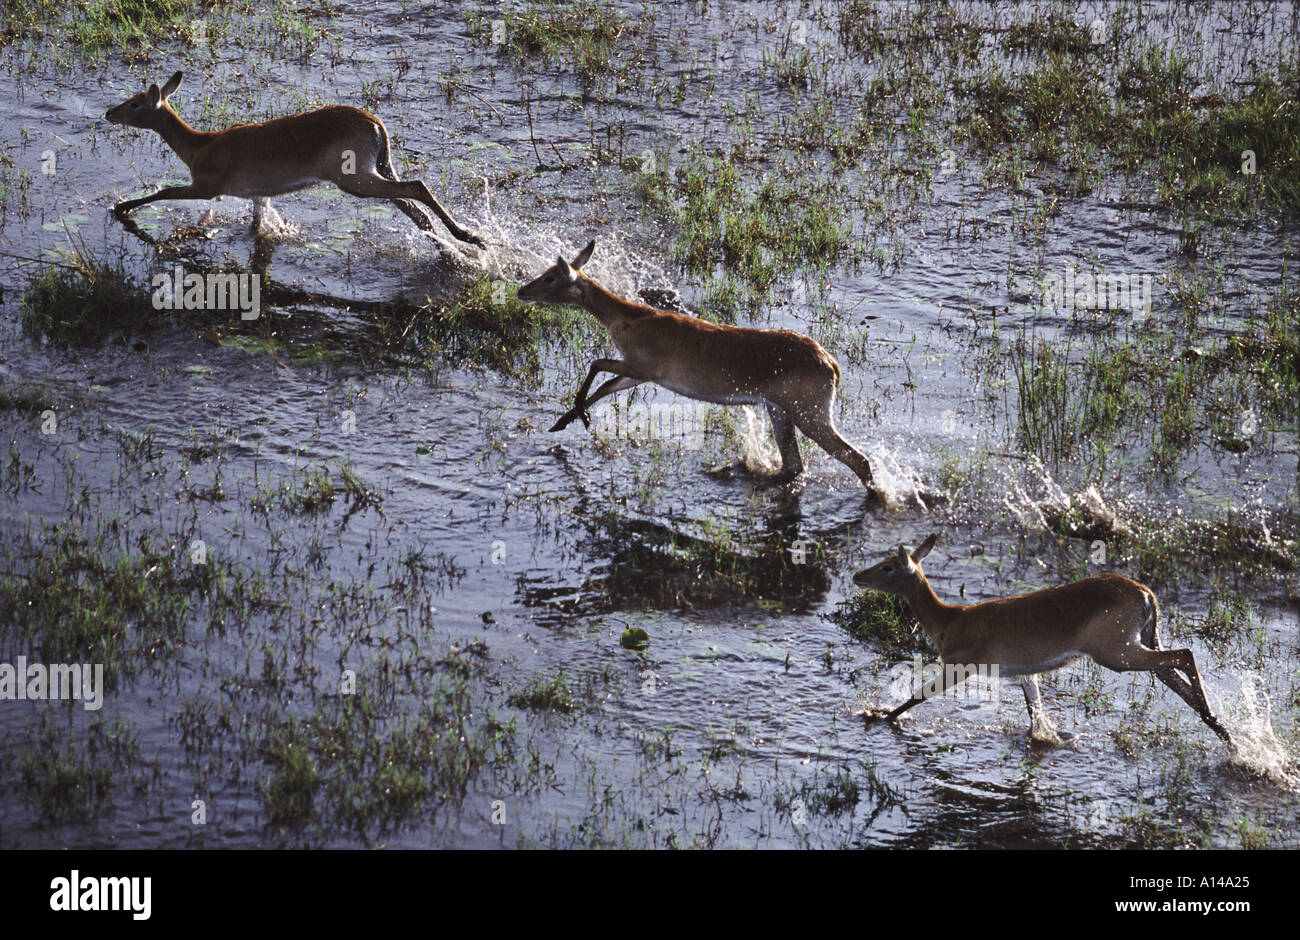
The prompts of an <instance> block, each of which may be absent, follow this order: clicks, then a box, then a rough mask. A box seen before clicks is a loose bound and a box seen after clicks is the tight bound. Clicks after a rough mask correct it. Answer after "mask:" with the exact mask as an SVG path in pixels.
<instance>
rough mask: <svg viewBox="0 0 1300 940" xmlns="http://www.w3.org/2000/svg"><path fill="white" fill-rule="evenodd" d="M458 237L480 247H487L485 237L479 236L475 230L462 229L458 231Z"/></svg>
mask: <svg viewBox="0 0 1300 940" xmlns="http://www.w3.org/2000/svg"><path fill="white" fill-rule="evenodd" d="M456 237H457V238H459V239H460V240H461V241H463V242H466V243H468V244H470V245H475V246H477V247H479V248H486V247H487V244H486V243H485V242H484V241H483V239H481V238H479V237H478V236H477V235H475V234H474V233H473V232H466V231H460V232H457V233H456Z"/></svg>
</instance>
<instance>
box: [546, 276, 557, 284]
mask: <svg viewBox="0 0 1300 940" xmlns="http://www.w3.org/2000/svg"><path fill="white" fill-rule="evenodd" d="M546 283H547V284H554V283H555V275H554V274H552V275H551V276H550V277H548V278H547V279H546Z"/></svg>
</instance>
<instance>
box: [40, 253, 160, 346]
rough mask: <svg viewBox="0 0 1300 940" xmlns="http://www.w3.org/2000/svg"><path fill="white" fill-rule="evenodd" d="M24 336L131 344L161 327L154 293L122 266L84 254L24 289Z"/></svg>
mask: <svg viewBox="0 0 1300 940" xmlns="http://www.w3.org/2000/svg"><path fill="white" fill-rule="evenodd" d="M21 306H22V309H23V319H22V322H23V332H24V333H26V334H27V335H29V336H32V337H37V338H42V337H43V338H45V339H48V340H49V341H50V342H51V343H54V344H55V345H59V346H90V345H95V344H98V343H102V342H103V341H105V340H106V339H109V338H114V339H117V340H120V341H122V342H125V341H126V339H127V338H128V337H129V336H131V335H132V334H134V333H137V332H141V331H144V330H148V329H150V328H152V327H153V326H154V325H155V322H156V320H157V318H158V311H157V310H155V309H153V306H152V304H151V303H150V301H149V294H148V292H147V291H146V290H145V289H144V287H143V286H142V285H141V284H139V283H138V282H137V281H136V279H135V278H134V277H133V276H132V275H131V274H129V273H128V272H127V271H126V269H125V268H124V267H122V265H121V264H116V263H111V262H107V261H98V260H95V259H92V258H90V257H88V256H87V255H86V254H84V253H76V254H73V255H72V256H70V258H69V260H68V262H67V263H65V264H58V265H50V266H49V267H47V268H45V269H44V270H43V271H41V272H40V273H39V274H37V275H35V276H34V277H33V278H32V279H31V280H30V281H29V283H28V285H27V288H26V289H25V290H24V291H23V295H22V300H21Z"/></svg>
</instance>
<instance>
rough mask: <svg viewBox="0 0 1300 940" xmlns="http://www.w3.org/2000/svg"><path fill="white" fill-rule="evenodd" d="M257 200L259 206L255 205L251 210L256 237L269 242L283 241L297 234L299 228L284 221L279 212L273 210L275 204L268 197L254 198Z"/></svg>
mask: <svg viewBox="0 0 1300 940" xmlns="http://www.w3.org/2000/svg"><path fill="white" fill-rule="evenodd" d="M259 201H260V202H261V206H260V207H257V206H256V205H255V207H254V210H253V227H254V231H255V234H256V235H257V237H258V238H263V239H266V240H267V241H271V242H284V241H289V240H290V239H292V238H294V237H296V236H297V235H298V234H299V229H298V228H297V227H296V226H293V225H290V224H289V223H288V222H286V221H285V220H284V218H283V217H282V216H281V215H280V213H278V212H276V211H275V206H273V205H271V201H270V200H269V199H266V200H254V202H255V203H256V202H259Z"/></svg>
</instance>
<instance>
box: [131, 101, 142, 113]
mask: <svg viewBox="0 0 1300 940" xmlns="http://www.w3.org/2000/svg"><path fill="white" fill-rule="evenodd" d="M131 110H132V111H139V110H140V102H138V101H132V102H131Z"/></svg>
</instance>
